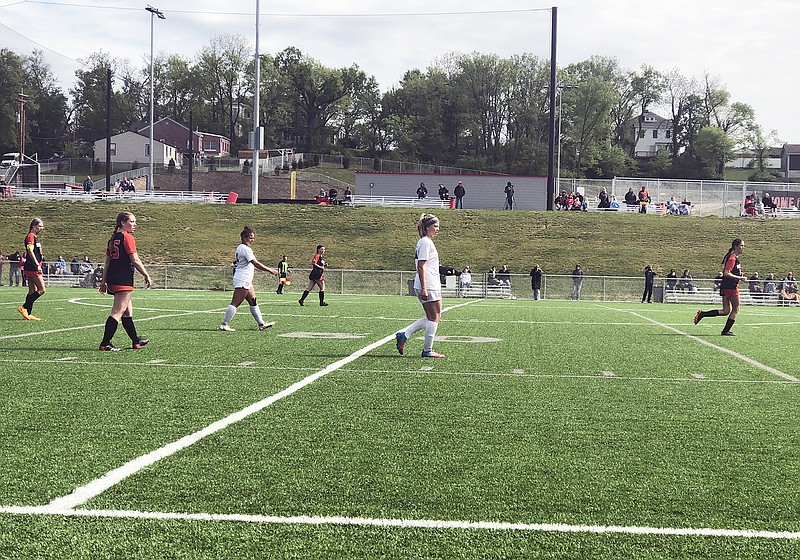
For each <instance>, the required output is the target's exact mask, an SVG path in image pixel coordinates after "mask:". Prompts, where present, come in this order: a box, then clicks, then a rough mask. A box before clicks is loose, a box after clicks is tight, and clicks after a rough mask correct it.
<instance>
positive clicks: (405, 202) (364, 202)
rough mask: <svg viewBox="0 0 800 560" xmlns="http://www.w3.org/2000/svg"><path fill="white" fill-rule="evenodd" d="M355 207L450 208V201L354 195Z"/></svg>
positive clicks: (430, 198) (432, 198) (431, 198)
mask: <svg viewBox="0 0 800 560" xmlns="http://www.w3.org/2000/svg"><path fill="white" fill-rule="evenodd" d="M352 204H353V205H354V206H391V207H396V208H450V201H449V200H440V199H438V198H434V197H430V196H429V197H428V198H417V197H415V196H365V195H353V200H352Z"/></svg>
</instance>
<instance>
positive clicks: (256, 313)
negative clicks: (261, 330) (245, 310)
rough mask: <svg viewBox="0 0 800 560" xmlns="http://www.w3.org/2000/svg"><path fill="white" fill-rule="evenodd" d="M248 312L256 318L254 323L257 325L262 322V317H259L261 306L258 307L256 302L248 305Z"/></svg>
mask: <svg viewBox="0 0 800 560" xmlns="http://www.w3.org/2000/svg"><path fill="white" fill-rule="evenodd" d="M250 314H251V315H252V316H253V318H254V319H255V320H256V323H258V326H259V327H260V326H261V325H263V324H264V318H263V317H261V308H260V307H258V305H257V304H256V305H251V306H250Z"/></svg>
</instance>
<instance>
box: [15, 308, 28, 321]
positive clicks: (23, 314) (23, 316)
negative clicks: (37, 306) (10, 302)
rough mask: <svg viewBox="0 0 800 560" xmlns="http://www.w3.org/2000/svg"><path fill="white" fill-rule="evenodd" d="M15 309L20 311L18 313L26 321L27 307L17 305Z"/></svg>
mask: <svg viewBox="0 0 800 560" xmlns="http://www.w3.org/2000/svg"><path fill="white" fill-rule="evenodd" d="M17 311H19V313H20V315H22V318H23V319H25V320H26V321H27V320H28V310H27V309H25V308H24V307H22V306H21V305H20V306H19V307H17Z"/></svg>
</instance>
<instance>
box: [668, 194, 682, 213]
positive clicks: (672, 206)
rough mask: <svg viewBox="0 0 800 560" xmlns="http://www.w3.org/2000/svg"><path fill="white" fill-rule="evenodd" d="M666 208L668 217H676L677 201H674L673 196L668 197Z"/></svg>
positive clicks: (677, 210) (677, 211)
mask: <svg viewBox="0 0 800 560" xmlns="http://www.w3.org/2000/svg"><path fill="white" fill-rule="evenodd" d="M666 206H667V211H669V214H670V216H677V215H678V213H679V212H680V210H679V209H678V201H677V200H675V197H674V196H671V197H669V200H668V201H667V204H666Z"/></svg>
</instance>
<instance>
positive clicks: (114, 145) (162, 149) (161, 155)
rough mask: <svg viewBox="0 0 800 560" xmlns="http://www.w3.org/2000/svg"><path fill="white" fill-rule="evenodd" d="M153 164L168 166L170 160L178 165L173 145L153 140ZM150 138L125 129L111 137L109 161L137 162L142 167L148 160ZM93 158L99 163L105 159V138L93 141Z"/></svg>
mask: <svg viewBox="0 0 800 560" xmlns="http://www.w3.org/2000/svg"><path fill="white" fill-rule="evenodd" d="M153 146H154V149H153V165H157V166H159V167H168V166H169V162H170V160H173V161H175V163H176V166H177V167H180V156H179V154H178V150H177V149H176V148H175V147H174V146H170V145H168V144H165V143H163V142H160V141H158V140H155V139H154V140H153ZM149 148H150V138H148V137H147V136H145V135H142V134H139V133H137V132H132V131H127V132H122V133H120V134H115V135H114V136H112V137H111V162H112V163H123V162H124V163H133V162H139V163H141V164H142V167H144V166H145V165H146V164H147V163H149V161H150V149H149ZM94 159H95V161H99V162H100V163H105V161H106V139H105V138H101V139H100V140H97V141H95V143H94Z"/></svg>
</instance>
